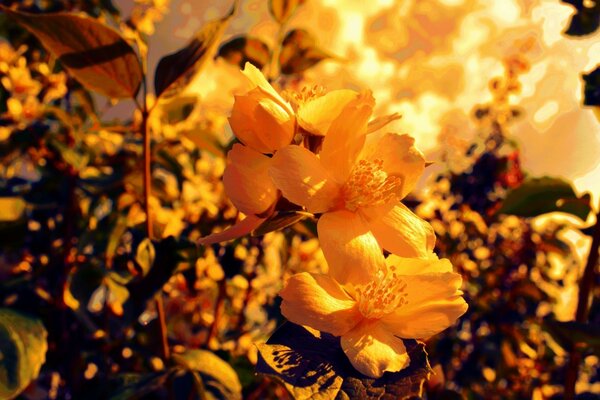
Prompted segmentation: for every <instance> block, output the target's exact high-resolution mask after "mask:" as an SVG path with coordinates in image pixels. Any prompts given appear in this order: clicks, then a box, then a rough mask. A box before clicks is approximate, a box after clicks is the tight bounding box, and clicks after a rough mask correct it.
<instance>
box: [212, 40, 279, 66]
mask: <svg viewBox="0 0 600 400" xmlns="http://www.w3.org/2000/svg"><path fill="white" fill-rule="evenodd" d="M217 57H223V58H224V59H225V60H227V62H229V63H230V64H233V65H238V66H239V67H240V68H244V65H245V64H246V62H249V63H251V64H252V65H254V66H255V67H256V68H258V69H262V68H263V67H264V66H265V65H267V63H268V62H269V58H270V50H269V46H267V45H266V44H265V43H264V42H263V41H262V40H260V39H256V38H253V37H246V36H239V37H236V38H234V39H232V40H230V41H228V42H227V43H225V44H223V45H222V46H221V47H220V48H219V52H218V53H217Z"/></svg>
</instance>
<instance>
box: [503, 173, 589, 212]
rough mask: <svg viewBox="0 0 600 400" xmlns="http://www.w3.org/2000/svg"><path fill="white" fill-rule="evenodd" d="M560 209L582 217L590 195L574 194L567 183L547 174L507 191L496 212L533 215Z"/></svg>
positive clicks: (587, 209)
mask: <svg viewBox="0 0 600 400" xmlns="http://www.w3.org/2000/svg"><path fill="white" fill-rule="evenodd" d="M554 211H561V212H564V213H568V214H571V215H574V216H576V217H578V218H581V219H582V220H584V221H585V220H586V219H587V216H588V214H589V213H590V211H591V207H590V197H589V195H584V196H582V197H577V195H576V194H575V191H574V190H573V188H572V187H571V184H570V183H568V182H566V181H564V180H562V179H559V178H551V177H543V178H534V179H529V180H527V181H525V182H523V184H521V186H519V187H517V188H515V189H513V190H511V191H510V192H508V195H507V196H506V199H505V200H504V202H503V203H502V207H501V208H500V210H499V211H498V213H500V214H512V215H519V216H521V217H535V216H538V215H541V214H546V213H550V212H554Z"/></svg>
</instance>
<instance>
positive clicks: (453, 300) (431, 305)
mask: <svg viewBox="0 0 600 400" xmlns="http://www.w3.org/2000/svg"><path fill="white" fill-rule="evenodd" d="M398 279H399V280H402V281H404V283H405V284H406V287H405V289H404V290H405V293H406V297H405V303H404V304H402V305H401V306H400V307H398V308H397V309H396V310H395V311H393V312H392V313H390V314H387V315H385V316H384V317H383V318H382V319H381V322H382V323H383V324H385V326H386V327H387V328H388V329H389V330H390V331H392V332H394V334H396V335H398V336H400V337H403V338H405V339H421V338H427V337H430V336H432V335H435V334H437V333H439V332H441V331H443V330H444V329H446V328H448V327H449V326H450V325H452V324H453V323H454V322H455V321H456V319H457V318H458V317H460V316H461V315H462V314H464V313H465V311H466V310H467V303H466V302H465V300H464V299H463V298H462V291H461V290H460V289H459V288H460V286H461V283H462V278H461V276H460V275H459V274H456V273H453V272H445V273H426V274H422V275H402V270H398Z"/></svg>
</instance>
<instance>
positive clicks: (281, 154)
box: [269, 145, 340, 213]
mask: <svg viewBox="0 0 600 400" xmlns="http://www.w3.org/2000/svg"><path fill="white" fill-rule="evenodd" d="M269 173H270V174H271V178H272V179H273V182H274V183H275V186H277V187H278V188H279V190H281V192H282V193H283V196H284V197H285V198H287V199H288V200H290V201H291V202H293V203H296V204H299V205H302V206H304V207H306V209H307V210H308V211H309V212H312V213H320V212H325V211H328V210H329V209H331V208H332V207H333V206H334V205H335V203H336V201H337V199H338V197H339V194H340V185H338V184H337V183H336V182H335V181H334V180H333V178H332V176H331V174H330V173H329V172H328V171H327V170H326V169H325V168H324V167H323V165H322V164H321V162H320V161H319V159H318V157H317V156H316V155H314V154H313V153H311V152H310V151H309V150H307V149H305V148H304V147H300V146H296V145H290V146H286V147H284V148H282V149H281V150H279V151H278V152H277V153H276V154H275V155H274V156H273V158H272V162H271V168H270V169H269Z"/></svg>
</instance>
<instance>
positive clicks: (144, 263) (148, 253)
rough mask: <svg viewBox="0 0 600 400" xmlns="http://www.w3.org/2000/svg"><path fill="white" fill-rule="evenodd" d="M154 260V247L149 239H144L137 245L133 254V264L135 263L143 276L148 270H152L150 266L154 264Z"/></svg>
mask: <svg viewBox="0 0 600 400" xmlns="http://www.w3.org/2000/svg"><path fill="white" fill-rule="evenodd" d="M155 258H156V250H154V245H153V244H152V241H151V240H150V239H148V238H145V239H144V240H142V242H141V243H140V244H139V246H138V248H137V250H136V252H135V262H137V263H138V265H139V266H140V268H141V269H142V275H143V276H146V275H148V272H149V271H150V268H152V265H153V264H154V259H155Z"/></svg>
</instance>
